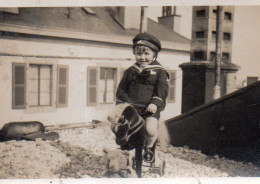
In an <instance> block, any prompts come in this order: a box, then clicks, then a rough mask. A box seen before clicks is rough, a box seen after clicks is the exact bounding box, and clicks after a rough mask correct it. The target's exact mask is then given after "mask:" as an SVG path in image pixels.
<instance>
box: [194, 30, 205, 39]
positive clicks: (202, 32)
mask: <svg viewBox="0 0 260 184" xmlns="http://www.w3.org/2000/svg"><path fill="white" fill-rule="evenodd" d="M195 34H196V38H204V37H205V35H204V31H197V32H195Z"/></svg>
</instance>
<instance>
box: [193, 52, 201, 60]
mask: <svg viewBox="0 0 260 184" xmlns="http://www.w3.org/2000/svg"><path fill="white" fill-rule="evenodd" d="M194 59H199V60H202V59H203V52H201V51H199V52H194Z"/></svg>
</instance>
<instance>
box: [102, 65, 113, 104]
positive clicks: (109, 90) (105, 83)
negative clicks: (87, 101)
mask: <svg viewBox="0 0 260 184" xmlns="http://www.w3.org/2000/svg"><path fill="white" fill-rule="evenodd" d="M116 77H117V76H116V69H115V68H104V67H101V68H100V80H99V85H98V102H99V103H113V102H114V101H115V91H116Z"/></svg>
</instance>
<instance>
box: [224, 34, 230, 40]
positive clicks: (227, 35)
mask: <svg viewBox="0 0 260 184" xmlns="http://www.w3.org/2000/svg"><path fill="white" fill-rule="evenodd" d="M223 39H224V40H231V34H230V33H223Z"/></svg>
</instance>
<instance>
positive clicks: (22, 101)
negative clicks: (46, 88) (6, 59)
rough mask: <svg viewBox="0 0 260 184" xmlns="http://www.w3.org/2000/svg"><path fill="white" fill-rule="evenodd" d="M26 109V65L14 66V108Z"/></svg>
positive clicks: (16, 64) (18, 64)
mask: <svg viewBox="0 0 260 184" xmlns="http://www.w3.org/2000/svg"><path fill="white" fill-rule="evenodd" d="M25 107H26V64H24V63H13V64H12V108H13V109H25Z"/></svg>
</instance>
